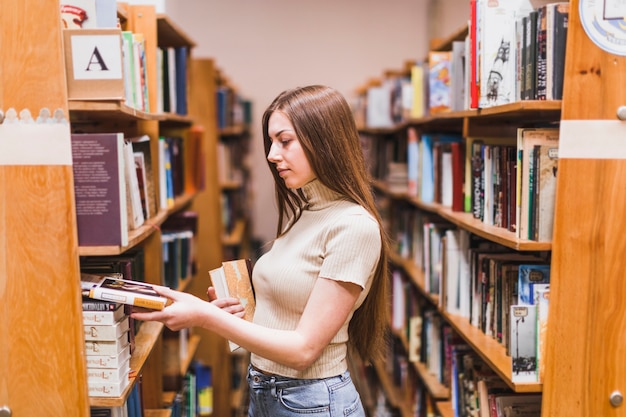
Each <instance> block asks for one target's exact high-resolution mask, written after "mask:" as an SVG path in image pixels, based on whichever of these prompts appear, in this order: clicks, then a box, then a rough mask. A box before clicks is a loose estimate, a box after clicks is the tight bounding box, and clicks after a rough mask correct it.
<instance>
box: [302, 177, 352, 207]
mask: <svg viewBox="0 0 626 417" xmlns="http://www.w3.org/2000/svg"><path fill="white" fill-rule="evenodd" d="M302 192H303V193H304V195H305V197H306V198H307V201H308V203H309V204H308V206H307V207H306V210H313V211H314V210H322V209H324V208H326V207H330V206H331V205H333V204H335V203H336V202H337V201H339V200H343V196H342V195H341V194H339V193H338V192H335V191H333V190H331V189H330V188H328V187H326V186H325V185H324V184H322V182H321V181H320V180H318V179H317V178H316V179H314V180H313V181H311V182H309V183H307V184H306V185H305V186H304V187H302Z"/></svg>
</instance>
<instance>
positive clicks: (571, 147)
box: [559, 120, 626, 159]
mask: <svg viewBox="0 0 626 417" xmlns="http://www.w3.org/2000/svg"><path fill="white" fill-rule="evenodd" d="M559 158H571V159H626V122H621V121H619V120H562V121H561V131H560V138H559Z"/></svg>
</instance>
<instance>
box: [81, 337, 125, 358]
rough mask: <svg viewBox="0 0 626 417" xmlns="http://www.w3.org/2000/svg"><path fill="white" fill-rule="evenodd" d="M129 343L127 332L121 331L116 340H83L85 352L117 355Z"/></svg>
mask: <svg viewBox="0 0 626 417" xmlns="http://www.w3.org/2000/svg"><path fill="white" fill-rule="evenodd" d="M129 343H130V339H129V334H128V332H126V333H123V334H122V335H121V336H120V337H118V338H117V339H116V340H85V354H86V355H88V356H90V355H91V356H93V355H106V356H117V355H119V354H120V353H121V352H122V351H123V350H124V349H125V348H127V347H128V344H129Z"/></svg>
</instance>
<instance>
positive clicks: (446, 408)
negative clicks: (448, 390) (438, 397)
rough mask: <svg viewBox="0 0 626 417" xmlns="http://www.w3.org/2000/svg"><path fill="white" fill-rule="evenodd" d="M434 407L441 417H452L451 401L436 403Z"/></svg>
mask: <svg viewBox="0 0 626 417" xmlns="http://www.w3.org/2000/svg"><path fill="white" fill-rule="evenodd" d="M435 407H436V408H437V411H439V414H440V415H441V417H454V410H453V409H452V401H437V402H436V403H435Z"/></svg>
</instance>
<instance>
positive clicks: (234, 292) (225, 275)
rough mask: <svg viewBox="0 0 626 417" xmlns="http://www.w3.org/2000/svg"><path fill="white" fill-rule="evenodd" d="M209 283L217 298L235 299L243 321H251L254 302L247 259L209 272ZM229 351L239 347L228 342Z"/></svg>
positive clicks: (233, 261)
mask: <svg viewBox="0 0 626 417" xmlns="http://www.w3.org/2000/svg"><path fill="white" fill-rule="evenodd" d="M209 276H210V278H211V283H212V285H213V287H214V288H215V292H216V294H217V297H218V298H224V297H236V298H239V301H240V302H241V304H242V305H243V307H244V309H245V312H244V319H245V320H248V321H252V317H253V316H254V309H255V307H256V302H255V298H254V288H253V286H252V264H251V262H250V260H249V259H237V260H232V261H226V262H222V266H221V267H219V268H215V269H212V270H210V271H209ZM228 344H229V347H230V351H231V352H232V351H234V350H235V349H237V348H239V346H238V345H237V344H235V343H233V342H231V341H228Z"/></svg>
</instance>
